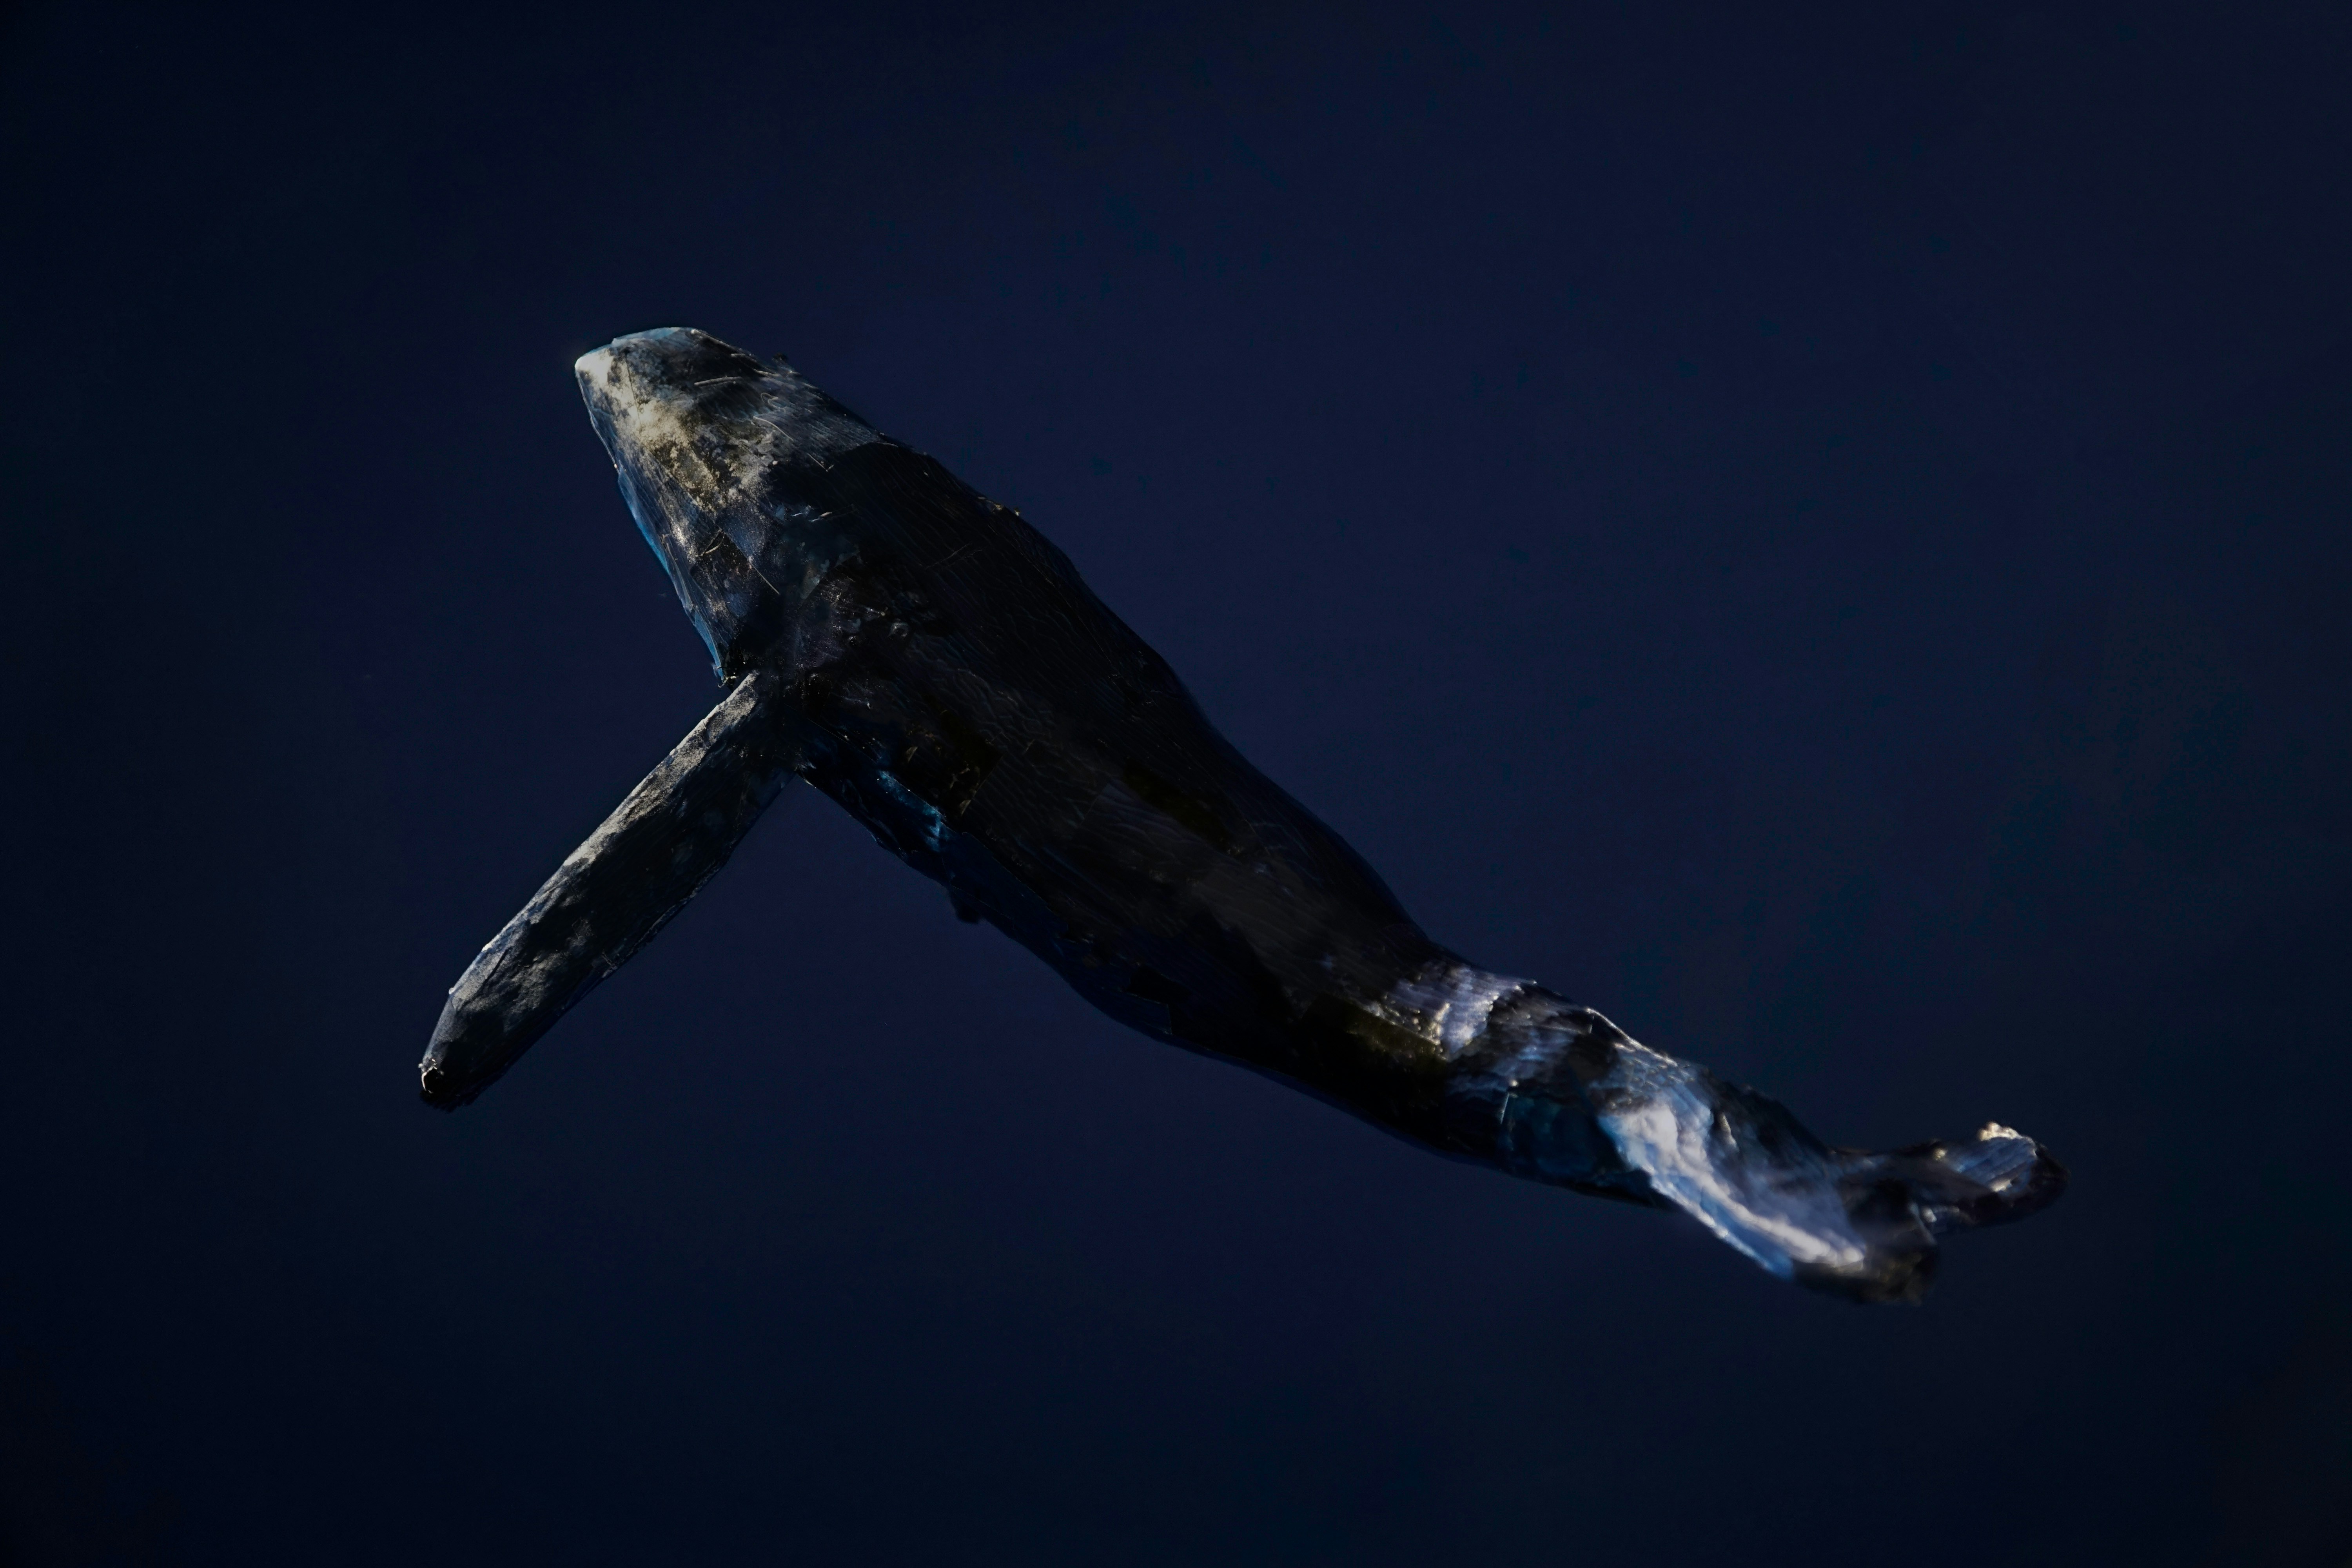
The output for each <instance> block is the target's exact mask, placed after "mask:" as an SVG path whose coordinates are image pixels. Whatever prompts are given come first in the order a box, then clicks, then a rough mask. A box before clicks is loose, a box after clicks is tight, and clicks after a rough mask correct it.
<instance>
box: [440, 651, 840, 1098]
mask: <svg viewBox="0 0 2352 1568" xmlns="http://www.w3.org/2000/svg"><path fill="white" fill-rule="evenodd" d="M778 685H779V682H778V680H777V678H776V677H774V676H773V675H772V674H769V673H766V672H755V673H753V674H751V675H748V676H746V677H744V678H743V679H741V680H740V681H739V682H737V683H736V686H735V689H733V690H732V691H730V692H729V693H728V694H727V696H726V697H725V698H724V699H723V700H721V701H720V702H719V706H718V707H716V708H713V709H712V710H710V712H709V715H708V716H707V717H706V718H704V720H703V721H702V722H701V723H699V724H697V725H696V726H695V727H694V729H693V730H692V731H690V732H688V735H687V737H686V739H685V740H683V741H680V742H678V743H677V749H676V750H674V751H672V752H670V754H669V755H668V756H667V757H666V758H664V759H663V760H662V763H661V765H660V766H659V767H657V768H656V769H654V771H653V772H652V773H649V774H647V775H646V780H645V782H644V783H643V784H639V785H637V787H636V788H635V789H634V790H632V791H631V792H630V793H629V797H628V798H627V799H626V800H625V801H623V802H622V803H621V804H620V805H619V806H618V808H616V809H615V810H614V813H613V815H612V816H608V817H606V818H605V819H604V823H603V825H602V826H599V827H598V828H597V829H596V831H595V832H593V833H592V834H590V835H589V836H588V841H587V842H586V843H584V844H583V845H581V846H580V847H579V848H577V849H575V850H573V851H572V853H571V855H570V856H568V857H567V858H565V859H564V862H563V864H562V866H561V867H559V868H557V869H556V872H555V875H554V876H552V877H550V878H549V879H547V882H546V885H545V886H543V887H541V889H539V891H538V892H537V893H535V894H533V895H532V896H531V900H530V902H529V903H528V904H525V905H524V906H523V909H522V912H521V913H520V914H518V915H516V916H515V918H514V919H512V920H510V921H508V922H507V924H506V929H504V930H503V931H499V934H498V935H497V936H495V937H493V938H491V939H490V943H489V945H488V947H485V948H484V949H482V951H481V953H480V955H479V956H478V957H477V958H476V959H475V960H474V962H473V963H471V964H469V965H467V969H466V973H464V974H462V975H460V976H458V978H457V984H455V985H453V986H451V987H450V988H449V1001H448V1004H447V1005H446V1006H444V1007H443V1008H442V1009H441V1021H440V1023H439V1024H438V1025H436V1026H435V1028H434V1030H433V1043H432V1045H431V1046H429V1047H426V1049H425V1060H424V1061H423V1062H422V1063H420V1064H419V1068H420V1072H421V1074H422V1077H423V1079H424V1093H425V1103H427V1104H428V1105H435V1106H438V1107H440V1108H441V1109H442V1110H456V1109H457V1107H459V1106H461V1105H464V1104H466V1103H467V1101H469V1100H473V1099H474V1097H475V1096H477V1095H478V1094H480V1093H481V1092H482V1090H484V1089H488V1087H489V1086H490V1085H491V1084H493V1083H495V1082H496V1081H498V1079H499V1075H500V1074H502V1073H504V1072H505V1071H506V1070H507V1069H508V1068H510V1067H512V1066H513V1065H514V1064H515V1061H516V1059H517V1058H520V1056H521V1055H522V1054H523V1052H525V1051H527V1050H529V1049H530V1047H531V1045H532V1044H533V1043H534V1042H535V1041H537V1040H538V1038H539V1037H541V1035H543V1034H545V1033H547V1031H548V1030H549V1029H550V1028H551V1027H553V1026H554V1024H555V1021H556V1020H557V1019H558V1018H560V1017H562V1016H563V1014H564V1012H565V1010H566V1009H567V1008H569V1007H571V1005H572V1004H573V1003H575V1002H577V1001H579V1000H580V999H581V998H582V997H583V996H585V995H586V994H588V993H589V992H591V991H593V990H594V989H595V988H596V985H597V984H598V983H599V982H601V981H602V980H603V979H604V977H605V976H606V975H608V974H610V973H613V971H614V970H616V969H618V968H620V967H621V965H622V964H624V963H627V962H628V960H629V958H630V956H631V955H632V954H634V953H635V952H636V951H637V949H639V948H641V947H643V946H644V945H645V944H646V942H650V941H651V940H652V939H653V936H654V933H655V932H656V931H659V930H661V928H662V927H663V925H664V924H666V923H667V921H668V920H669V918H670V917H671V916H672V915H674V914H676V913H677V911H678V910H680V909H682V908H684V907H685V905H686V901H687V900H688V899H691V898H693V897H694V895H695V894H696V893H697V892H698V891H699V890H700V889H701V887H702V884H703V883H705V882H707V881H709V879H710V877H711V875H712V873H714V872H716V871H717V870H718V869H719V867H721V866H723V865H725V864H726V863H727V857H728V856H729V855H730V854H732V853H733V852H734V849H735V847H736V845H738V844H740V843H741V842H742V840H743V836H744V835H745V834H746V833H748V832H750V831H751V824H752V823H754V822H756V821H757V820H759V816H760V813H761V811H763V810H764V809H766V807H767V805H768V804H769V803H770V802H771V801H772V800H774V799H775V798H776V794H777V792H778V791H779V790H781V789H782V787H783V785H784V783H785V781H786V780H787V779H788V778H790V777H791V776H792V773H793V766H794V764H795V763H797V762H798V760H799V756H800V729H799V721H798V719H797V717H796V716H795V715H793V713H792V712H791V711H790V710H789V707H788V705H787V703H786V702H785V701H783V700H781V698H780V697H779V694H778V692H777V689H776V688H777V687H778Z"/></svg>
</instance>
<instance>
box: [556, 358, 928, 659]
mask: <svg viewBox="0 0 2352 1568" xmlns="http://www.w3.org/2000/svg"><path fill="white" fill-rule="evenodd" d="M572 369H573V372H574V373H575V374H577V375H578V376H579V378H580V395H581V396H582V398H583V400H584V401H585V402H586V403H587V405H588V417H589V420H590V422H591V423H592V424H593V425H594V426H595V427H596V434H597V436H598V437H600V438H601V439H602V440H603V441H604V449H605V451H606V452H608V453H609V454H611V456H612V459H613V467H614V470H615V472H616V473H617V474H618V476H619V479H620V484H621V494H622V496H623V497H624V499H625V500H627V502H628V504H629V511H630V514H631V515H632V516H634V517H635V519H636V521H637V529H638V531H640V532H641V533H643V534H644V535H645V538H646V543H647V544H650V545H651V546H653V550H654V553H655V554H656V556H658V557H659V558H660V560H661V563H662V568H663V570H664V571H666V572H667V573H668V574H669V580H670V583H671V584H672V585H673V586H674V587H676V588H677V597H678V602H679V604H681V605H684V606H685V608H686V613H687V616H688V619H690V620H691V621H692V622H693V623H694V628H695V630H696V631H697V632H698V633H700V634H701V636H702V640H703V644H704V646H705V647H708V648H709V650H710V661H711V664H712V667H713V668H715V669H716V670H717V672H718V674H719V679H721V680H731V679H734V678H735V677H737V676H739V675H740V674H742V673H743V672H744V671H745V670H746V669H749V668H752V667H753V666H754V665H756V664H758V663H759V662H760V661H761V657H762V656H763V654H764V652H765V651H766V649H767V647H768V646H769V645H770V644H771V643H772V641H773V640H774V638H775V637H776V636H777V635H778V631H779V628H780V626H782V624H783V620H784V617H786V616H788V614H789V609H790V598H791V595H793V593H794V592H795V591H796V585H797V584H800V583H801V582H802V581H803V578H804V577H805V576H806V574H807V571H806V569H807V566H808V564H809V563H808V562H807V560H806V559H804V557H805V555H806V550H805V545H806V543H807V542H808V539H809V536H810V530H809V528H808V527H807V524H808V522H809V521H810V520H809V519H808V518H807V517H804V516H803V515H801V514H802V513H803V512H805V511H807V510H809V509H808V508H807V507H806V506H805V505H804V504H803V503H801V502H800V501H798V500H795V499H794V498H795V497H796V495H798V494H800V493H802V492H803V491H804V489H805V487H804V486H802V485H798V484H795V483H794V482H793V475H794V473H795V472H796V471H797V470H801V469H803V468H806V467H809V466H816V467H824V466H825V465H826V464H827V463H828V462H829V461H830V459H831V458H835V457H837V456H839V455H840V454H842V453H844V452H847V451H850V450H853V449H854V448H856V447H862V446H865V445H866V444H868V443H870V442H873V441H876V440H878V439H880V438H881V437H879V436H878V435H877V433H876V431H875V430H874V428H873V426H869V425H867V424H866V422H865V421H864V420H863V419H860V418H859V417H858V416H856V415H855V414H853V413H851V412H850V411H849V410H848V409H846V408H845V407H843V406H842V405H840V404H838V403H836V402H835V401H834V400H833V399H832V398H830V397H828V396H826V395H824V393H822V392H820V391H818V390H817V389H816V388H815V387H814V386H813V385H811V384H809V383H808V381H807V380H806V379H805V378H804V377H803V376H802V375H801V374H800V373H798V372H797V371H794V370H793V369H792V368H791V367H790V366H788V365H785V364H783V363H780V362H778V363H772V362H768V361H763V360H761V359H760V358H758V357H757V356H756V355H753V354H751V353H746V352H744V351H743V350H741V349H739V348H736V347H735V346H733V345H732V344H730V343H726V342H720V341H719V339H717V338H714V337H712V336H711V335H710V334H709V333H708V332H701V331H695V330H693V329H692V328H689V327H665V328H661V329H659V330H657V331H649V332H635V333H632V334H630V335H629V336H627V337H622V338H615V339H614V340H613V342H609V343H607V344H605V345H604V347H603V348H601V349H596V350H593V351H592V352H590V353H584V354H583V355H581V356H580V358H579V360H578V361H577V362H576V363H574V364H573V366H572Z"/></svg>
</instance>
